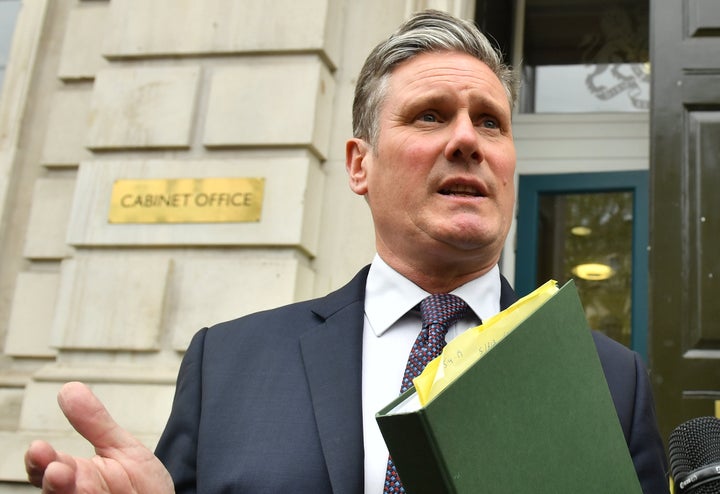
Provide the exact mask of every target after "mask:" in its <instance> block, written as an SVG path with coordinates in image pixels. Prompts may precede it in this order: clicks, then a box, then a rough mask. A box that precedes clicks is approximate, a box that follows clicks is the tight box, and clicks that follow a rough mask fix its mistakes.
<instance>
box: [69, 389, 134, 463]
mask: <svg viewBox="0 0 720 494" xmlns="http://www.w3.org/2000/svg"><path fill="white" fill-rule="evenodd" d="M58 403H59V405H60V409H61V410H62V412H63V413H64V414H65V417H67V419H68V421H69V422H70V424H71V425H72V426H73V427H74V428H75V430H76V431H78V432H79V433H80V434H81V435H82V436H83V437H84V438H85V439H87V440H88V441H90V443H91V444H92V445H93V446H95V450H96V451H98V452H99V453H100V452H101V451H105V452H106V451H109V450H112V449H122V448H125V447H130V446H137V440H136V439H135V438H134V437H133V436H132V435H130V433H128V432H127V431H125V429H123V428H122V427H120V426H119V425H118V424H117V422H115V420H113V418H112V417H111V416H110V414H109V413H108V411H107V409H106V408H105V406H104V405H103V404H102V403H101V402H100V400H98V399H97V397H96V396H95V395H94V394H93V393H92V391H90V388H88V387H87V386H85V385H84V384H82V383H79V382H70V383H67V384H65V385H64V386H63V387H62V388H61V389H60V392H59V393H58Z"/></svg>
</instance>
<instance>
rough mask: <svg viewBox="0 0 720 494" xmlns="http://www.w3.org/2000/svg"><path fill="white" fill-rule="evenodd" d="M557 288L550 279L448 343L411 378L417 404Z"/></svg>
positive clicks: (428, 398)
mask: <svg viewBox="0 0 720 494" xmlns="http://www.w3.org/2000/svg"><path fill="white" fill-rule="evenodd" d="M557 291H558V287H557V282H556V281H554V280H550V281H548V282H547V283H545V284H544V285H542V286H541V287H539V288H538V289H536V290H535V291H534V292H532V293H530V294H529V295H526V296H525V297H523V298H521V299H520V300H518V301H517V302H515V303H514V304H513V305H511V306H510V307H508V308H507V309H505V310H504V311H502V312H500V313H498V314H496V315H495V316H493V317H491V318H490V319H489V320H488V321H485V322H484V323H483V324H481V325H480V326H477V327H475V328H471V329H468V330H467V331H465V332H464V333H462V334H461V335H459V336H458V337H456V338H455V339H454V340H452V341H451V342H450V343H448V344H447V345H446V346H445V348H444V349H443V351H442V354H441V355H440V356H438V357H437V358H435V359H433V360H432V361H431V362H430V363H428V365H427V366H426V367H425V370H423V372H422V373H421V374H420V375H419V376H418V377H416V378H415V379H414V380H413V384H414V385H415V391H416V392H417V395H418V398H419V400H420V404H421V405H422V406H425V405H426V404H427V403H428V402H430V401H431V400H432V399H433V398H434V397H435V396H437V395H438V394H439V393H440V392H441V391H442V390H443V389H445V388H446V387H447V386H448V385H449V384H450V383H451V382H453V381H454V380H455V379H456V378H457V377H458V376H460V374H462V373H463V372H464V371H465V370H466V369H467V368H468V367H470V366H471V365H472V364H474V363H475V362H477V361H478V360H479V359H481V358H482V357H483V356H484V355H485V354H486V353H487V352H489V351H490V350H492V348H493V347H494V346H495V345H496V344H498V343H499V342H500V341H501V340H502V339H503V338H505V337H506V336H507V335H508V334H510V333H511V332H512V331H513V329H515V328H516V327H517V326H518V325H519V324H520V323H521V322H523V321H524V320H525V319H526V318H527V317H528V316H529V315H530V314H532V313H533V312H534V311H535V310H536V309H537V308H538V307H540V306H541V305H542V304H543V303H544V302H545V301H546V300H548V299H549V298H550V297H552V296H553V295H554V294H555V293H556V292H557Z"/></svg>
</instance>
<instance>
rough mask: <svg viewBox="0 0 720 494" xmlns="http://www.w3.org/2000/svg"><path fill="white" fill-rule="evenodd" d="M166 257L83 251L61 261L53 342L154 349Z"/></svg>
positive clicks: (72, 345) (167, 267)
mask: <svg viewBox="0 0 720 494" xmlns="http://www.w3.org/2000/svg"><path fill="white" fill-rule="evenodd" d="M169 272H170V262H169V261H168V260H167V259H165V260H158V259H157V258H154V257H152V256H149V257H145V256H142V255H138V254H133V255H127V256H122V255H117V254H111V253H97V254H82V255H79V256H78V257H77V258H76V259H72V260H66V261H63V263H62V278H61V283H60V291H59V298H58V304H57V311H56V313H55V318H54V321H53V326H52V343H53V345H54V346H56V347H58V348H60V349H86V350H135V351H153V350H159V346H160V331H161V324H162V314H163V309H164V297H165V288H166V284H167V280H168V275H169Z"/></svg>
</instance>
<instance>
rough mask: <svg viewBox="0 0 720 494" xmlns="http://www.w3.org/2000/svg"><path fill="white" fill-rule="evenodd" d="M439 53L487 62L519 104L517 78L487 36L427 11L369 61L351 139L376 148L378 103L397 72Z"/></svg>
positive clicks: (512, 103) (360, 86)
mask: <svg viewBox="0 0 720 494" xmlns="http://www.w3.org/2000/svg"><path fill="white" fill-rule="evenodd" d="M439 51H456V52H462V53H467V54H468V55H470V56H473V57H475V58H477V59H478V60H480V61H481V62H483V63H484V64H486V65H487V66H488V67H489V68H490V70H492V71H493V73H494V74H495V75H496V76H497V77H498V79H500V82H501V83H502V85H503V87H504V88H505V92H506V93H507V97H508V101H509V103H510V108H511V109H512V108H513V107H514V106H515V99H516V98H517V91H518V90H517V80H516V76H515V74H514V72H513V71H512V70H511V69H510V67H508V66H507V65H506V64H505V63H504V62H503V58H502V54H501V53H500V51H499V50H497V49H496V48H494V47H493V45H492V44H491V43H490V41H489V40H488V39H487V37H486V36H485V35H484V34H482V33H481V32H480V30H479V29H478V28H477V27H476V26H475V25H474V24H473V23H471V22H468V21H465V20H462V19H458V18H456V17H453V16H451V15H450V14H447V13H445V12H440V11H437V10H424V11H422V12H419V13H417V14H415V15H413V16H412V17H411V18H410V19H408V20H407V21H406V22H405V23H404V24H402V25H401V26H400V27H399V28H398V30H397V31H395V33H393V34H392V35H391V36H390V37H389V38H388V39H387V40H385V41H383V42H382V43H380V44H379V45H377V46H376V47H375V48H374V49H373V51H372V52H370V55H368V58H367V59H366V60H365V64H364V65H363V68H362V70H361V71H360V76H359V77H358V82H357V86H356V87H355V99H354V101H353V110H352V116H353V135H354V136H355V137H357V138H360V139H363V140H365V141H367V142H369V143H370V144H371V145H372V146H374V145H375V144H376V143H377V138H378V132H379V128H378V121H379V118H378V117H379V111H380V105H381V104H382V102H383V100H384V99H385V95H386V92H387V85H388V80H389V78H390V74H391V73H392V71H393V69H394V68H395V67H396V66H397V65H398V64H400V63H402V62H404V61H405V60H408V59H410V58H412V57H414V56H416V55H419V54H421V53H427V52H439Z"/></svg>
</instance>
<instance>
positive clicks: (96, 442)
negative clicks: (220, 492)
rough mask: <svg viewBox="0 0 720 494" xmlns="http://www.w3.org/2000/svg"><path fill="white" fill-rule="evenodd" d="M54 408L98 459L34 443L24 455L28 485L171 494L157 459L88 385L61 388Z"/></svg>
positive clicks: (81, 492) (59, 493) (64, 490)
mask: <svg viewBox="0 0 720 494" xmlns="http://www.w3.org/2000/svg"><path fill="white" fill-rule="evenodd" d="M58 403H59V404H60V408H61V409H62V411H63V413H64V414H65V417H67V419H68V421H69V422H70V424H71V425H72V426H73V427H74V428H75V430H77V431H78V432H79V433H80V434H81V435H82V436H83V437H84V438H85V439H87V440H88V441H89V442H90V443H91V444H92V445H93V446H94V447H95V453H96V455H95V456H94V457H93V458H89V459H88V458H78V457H73V456H71V455H68V454H66V453H62V452H58V451H55V449H54V448H53V447H52V446H50V445H49V444H48V443H46V442H45V441H34V442H33V443H32V444H31V445H30V447H29V448H28V450H27V452H26V453H25V469H26V470H27V473H28V479H29V480H30V483H32V484H33V485H34V486H36V487H42V491H43V492H45V493H55V494H71V493H72V494H85V493H88V494H89V493H93V494H98V493H111V492H112V493H122V494H131V493H137V494H142V493H146V494H164V493H173V492H175V490H174V487H173V483H172V479H171V478H170V474H169V473H168V471H167V470H166V469H165V467H164V466H163V464H162V463H161V462H160V460H158V459H157V457H156V456H155V455H154V454H153V453H152V451H150V450H149V449H147V448H146V447H145V446H143V445H142V444H141V443H140V441H138V440H137V439H136V438H135V437H133V436H132V435H131V434H130V433H129V432H127V431H126V430H124V429H123V428H121V427H120V426H119V425H118V424H117V423H116V422H115V421H114V420H113V418H112V417H111V416H110V414H109V413H108V411H107V410H106V409H105V407H104V406H103V404H102V403H101V402H100V400H98V399H97V398H96V397H95V395H94V394H93V393H92V391H90V389H88V387H87V386H85V385H84V384H81V383H77V382H74V383H67V384H65V385H64V386H63V387H62V389H61V390H60V393H59V394H58Z"/></svg>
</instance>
